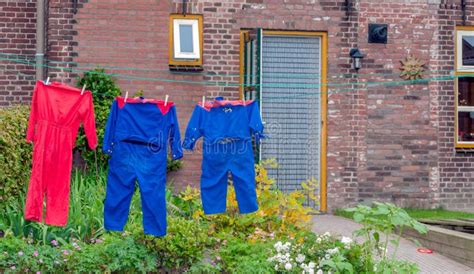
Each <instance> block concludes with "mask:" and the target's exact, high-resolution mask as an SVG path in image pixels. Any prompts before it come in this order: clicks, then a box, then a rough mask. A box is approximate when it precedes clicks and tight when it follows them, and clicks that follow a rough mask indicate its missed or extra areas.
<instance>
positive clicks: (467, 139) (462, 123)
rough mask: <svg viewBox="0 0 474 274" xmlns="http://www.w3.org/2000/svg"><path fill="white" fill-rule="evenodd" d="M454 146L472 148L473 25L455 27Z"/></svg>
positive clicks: (473, 92) (473, 120)
mask: <svg viewBox="0 0 474 274" xmlns="http://www.w3.org/2000/svg"><path fill="white" fill-rule="evenodd" d="M455 73H456V98H455V100H456V114H455V115H456V117H455V121H456V133H455V135H456V142H455V143H456V148H474V77H473V74H474V27H457V29H456V72H455Z"/></svg>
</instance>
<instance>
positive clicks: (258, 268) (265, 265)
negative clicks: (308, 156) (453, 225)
mask: <svg viewBox="0 0 474 274" xmlns="http://www.w3.org/2000/svg"><path fill="white" fill-rule="evenodd" d="M274 164H275V163H273V162H265V163H262V164H260V165H257V166H256V171H257V177H256V179H257V192H258V193H257V194H258V199H259V204H260V210H259V211H258V212H256V213H252V214H246V215H241V214H239V213H238V209H237V203H236V200H235V193H234V191H233V189H232V188H230V189H229V194H228V201H227V205H228V212H227V213H226V214H219V215H210V216H206V215H204V214H203V212H202V210H201V204H200V199H199V192H198V191H197V190H196V189H193V188H187V189H186V190H185V191H183V192H181V193H179V194H173V193H172V192H171V191H168V192H167V202H168V211H169V214H168V235H167V236H166V237H162V238H157V237H152V236H148V235H144V234H143V228H142V224H141V217H142V216H141V209H140V200H139V197H138V195H135V196H134V198H133V201H132V205H131V210H130V216H129V220H128V224H127V226H126V228H125V232H123V233H119V232H106V231H104V229H103V216H102V214H103V197H104V193H105V174H104V173H102V174H101V175H100V176H99V178H96V176H95V174H81V173H76V174H75V175H74V176H73V180H72V183H71V191H72V193H71V208H70V215H69V222H68V225H67V226H66V227H64V228H59V227H48V226H46V225H44V224H40V223H29V222H25V221H24V220H23V214H22V212H23V210H22V209H23V201H24V197H22V195H20V196H19V197H18V199H17V201H13V202H10V203H9V205H8V207H7V210H5V212H1V213H0V230H1V231H2V235H3V238H2V239H1V241H0V269H1V271H3V272H19V271H22V272H23V271H28V272H37V271H44V272H162V271H165V272H186V271H187V272H191V273H194V272H195V273H202V272H206V273H207V272H210V273H215V272H230V273H234V272H235V273H271V272H287V273H303V272H304V273H329V272H332V273H384V270H387V269H390V270H393V269H401V270H409V272H413V271H415V272H416V269H417V268H416V265H413V264H410V263H407V262H399V261H396V260H391V259H388V258H386V257H384V256H381V255H380V253H379V254H378V253H377V252H379V249H380V246H382V247H383V245H380V244H379V242H378V241H377V242H374V241H371V239H369V240H368V241H367V242H366V243H363V244H357V243H355V242H353V241H352V239H350V238H346V237H344V238H336V237H333V236H331V234H329V233H326V234H324V235H315V234H314V233H312V232H311V231H310V225H311V214H312V213H314V212H313V210H312V209H310V208H306V207H304V206H303V202H304V197H305V195H303V191H308V190H311V189H314V188H315V186H316V183H315V181H314V180H313V181H308V182H305V183H304V184H303V187H302V190H301V191H296V192H292V193H285V194H284V193H282V192H280V191H278V190H276V189H275V184H274V180H272V179H271V178H269V177H268V176H267V172H266V169H265V166H266V165H274ZM373 210H378V211H380V212H379V213H378V214H379V216H390V212H382V211H381V209H377V208H375V209H373ZM360 214H362V213H357V214H355V215H357V216H358V217H359V218H361V220H360V221H361V223H363V224H364V222H365V221H366V219H364V218H369V217H370V215H369V214H368V213H367V212H365V213H363V214H365V215H364V216H365V217H363V218H362V217H361V216H359V215H360ZM384 214H385V215H384ZM370 228H371V229H372V228H374V227H373V226H371V227H370ZM371 229H367V230H365V232H366V233H368V235H369V236H371V237H372V238H373V237H374V236H373V235H376V233H378V232H376V229H375V228H374V229H372V230H371ZM382 255H383V254H382Z"/></svg>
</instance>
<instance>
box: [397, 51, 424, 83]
mask: <svg viewBox="0 0 474 274" xmlns="http://www.w3.org/2000/svg"><path fill="white" fill-rule="evenodd" d="M400 63H401V64H402V66H401V67H400V70H401V71H402V73H401V74H400V77H401V78H403V79H405V80H417V79H421V78H423V72H424V71H425V68H424V67H425V62H423V61H421V60H420V59H418V58H416V57H415V56H413V55H409V56H408V57H406V58H405V60H401V61H400Z"/></svg>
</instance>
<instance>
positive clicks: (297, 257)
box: [296, 254, 306, 263]
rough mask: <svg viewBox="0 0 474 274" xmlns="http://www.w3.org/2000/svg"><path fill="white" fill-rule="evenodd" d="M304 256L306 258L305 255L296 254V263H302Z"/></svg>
mask: <svg viewBox="0 0 474 274" xmlns="http://www.w3.org/2000/svg"><path fill="white" fill-rule="evenodd" d="M305 258H306V257H305V256H304V255H303V254H298V256H296V261H297V262H298V263H302V262H304V259H305Z"/></svg>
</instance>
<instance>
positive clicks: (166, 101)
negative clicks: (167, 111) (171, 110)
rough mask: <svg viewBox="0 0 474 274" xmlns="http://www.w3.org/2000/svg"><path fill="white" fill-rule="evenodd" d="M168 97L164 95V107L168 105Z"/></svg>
mask: <svg viewBox="0 0 474 274" xmlns="http://www.w3.org/2000/svg"><path fill="white" fill-rule="evenodd" d="M168 97H169V96H168V94H166V96H165V107H166V105H167V104H168Z"/></svg>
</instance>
